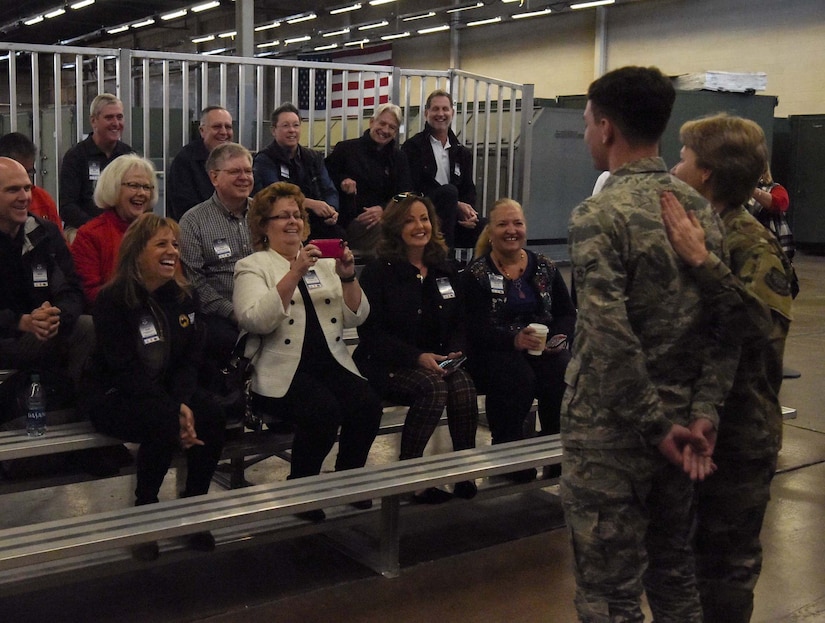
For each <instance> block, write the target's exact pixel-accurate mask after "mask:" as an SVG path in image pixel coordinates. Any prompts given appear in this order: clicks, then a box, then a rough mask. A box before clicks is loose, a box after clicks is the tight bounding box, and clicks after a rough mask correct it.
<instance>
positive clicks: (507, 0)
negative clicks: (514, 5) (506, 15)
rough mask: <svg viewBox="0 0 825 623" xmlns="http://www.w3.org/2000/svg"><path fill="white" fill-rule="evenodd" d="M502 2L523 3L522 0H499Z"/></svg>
mask: <svg viewBox="0 0 825 623" xmlns="http://www.w3.org/2000/svg"><path fill="white" fill-rule="evenodd" d="M501 1H502V2H503V3H504V4H509V3H510V2H520V3H521V4H524V0H501Z"/></svg>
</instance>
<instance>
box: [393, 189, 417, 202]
mask: <svg viewBox="0 0 825 623" xmlns="http://www.w3.org/2000/svg"><path fill="white" fill-rule="evenodd" d="M411 197H412V198H414V199H421V198H423V197H424V195H423V194H422V193H412V192H409V193H398V194H397V195H394V196H393V198H392V200H393V201H395V202H396V203H401V202H402V201H404V199H410V198H411Z"/></svg>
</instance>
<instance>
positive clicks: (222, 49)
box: [203, 48, 229, 54]
mask: <svg viewBox="0 0 825 623" xmlns="http://www.w3.org/2000/svg"><path fill="white" fill-rule="evenodd" d="M228 49H229V48H218V49H217V50H207V51H206V52H203V54H220V53H221V52H226V51H227V50H228Z"/></svg>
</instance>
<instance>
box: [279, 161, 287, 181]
mask: <svg viewBox="0 0 825 623" xmlns="http://www.w3.org/2000/svg"><path fill="white" fill-rule="evenodd" d="M281 177H282V178H284V179H287V180H288V179H289V167H288V166H286V165H285V164H282V165H281Z"/></svg>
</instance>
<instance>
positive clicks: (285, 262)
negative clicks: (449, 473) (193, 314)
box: [232, 182, 382, 521]
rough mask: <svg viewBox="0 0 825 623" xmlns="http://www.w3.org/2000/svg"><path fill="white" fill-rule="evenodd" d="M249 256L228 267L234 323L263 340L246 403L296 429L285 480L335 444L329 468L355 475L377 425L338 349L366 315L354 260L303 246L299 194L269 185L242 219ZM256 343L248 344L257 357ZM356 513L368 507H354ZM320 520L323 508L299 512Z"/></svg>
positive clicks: (312, 469)
mask: <svg viewBox="0 0 825 623" xmlns="http://www.w3.org/2000/svg"><path fill="white" fill-rule="evenodd" d="M247 222H248V224H249V229H250V233H251V235H252V245H253V247H254V248H255V249H256V252H255V253H253V254H252V255H249V256H247V257H245V258H244V259H242V260H240V261H238V262H237V263H236V264H235V287H234V289H233V296H232V303H233V306H234V308H235V315H236V316H237V318H238V325H239V326H240V327H241V329H243V330H244V331H248V332H249V333H252V334H257V335H258V336H260V339H261V340H262V342H261V345H260V352H259V354H258V355H257V356H256V357H255V361H254V363H255V372H254V374H253V376H252V405H253V408H255V409H259V410H261V411H264V412H266V413H274V414H277V415H278V416H279V417H281V418H282V419H284V420H286V421H289V422H291V423H292V424H293V425H294V426H295V439H294V441H293V444H292V464H291V471H290V474H289V478H301V477H304V476H312V475H314V474H318V473H319V472H320V471H321V465H322V463H323V461H324V458H325V457H326V456H327V454H329V452H330V450H331V449H332V446H333V444H334V443H335V439H336V437H337V436H338V428H339V427H340V429H341V434H340V438H339V444H338V457H337V460H336V462H335V469H336V470H343V469H352V468H355V467H362V466H363V465H364V464H365V463H366V460H367V455H368V454H369V450H370V447H371V446H372V442H373V440H374V439H375V435H376V434H377V432H378V425H379V423H380V421H381V413H382V408H381V401H380V399H379V398H378V396H376V395H375V393H374V392H373V391H372V389H371V388H370V386H369V383H367V380H366V379H365V378H364V377H362V376H361V374H360V373H359V371H358V368H357V367H356V366H355V363H354V362H353V360H352V357H351V356H350V354H349V351H348V350H347V346H346V344H345V343H344V339H343V331H344V329H345V328H348V327H355V326H357V325H359V324H361V323H362V322H364V320H365V319H366V317H367V314H368V313H369V309H370V308H369V303H368V301H367V297H366V296H364V294H363V292H362V291H361V286H360V285H359V284H358V281H357V279H356V278H355V259H354V258H353V255H352V252H351V251H350V250H349V249H348V248H346V247H345V248H344V249H343V254H342V257H339V258H336V259H331V258H322V257H321V250H320V249H319V248H318V247H317V246H316V245H314V244H311V243H309V244H306V245H304V240H306V238H307V236H308V234H309V221H308V216H307V211H306V208H304V195H303V193H302V192H301V190H300V188H298V187H297V186H295V185H294V184H289V183H287V182H277V183H275V184H272V185H271V186H268V187H267V188H264V189H263V190H261V191H260V192H259V193H258V194H256V195H255V198H254V200H253V204H252V207H251V208H250V210H249V213H248V215H247ZM257 342H258V339H256V338H251V339H250V340H249V341H248V343H247V349H248V352H249V354H252V353H254V352H255V349H256V348H257ZM356 505H357V506H358V507H359V508H363V507H368V504H367V503H357V504H356ZM302 516H303V517H304V518H306V519H309V520H312V521H320V520H322V519H324V517H325V515H324V512H323V511H322V510H318V511H310V512H308V513H304V514H302Z"/></svg>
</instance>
